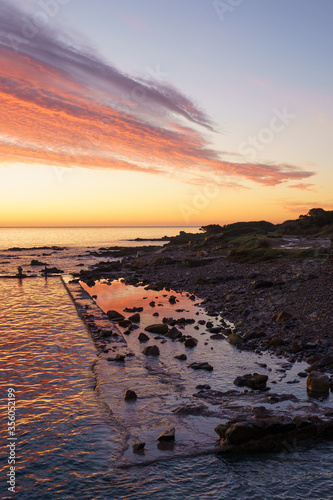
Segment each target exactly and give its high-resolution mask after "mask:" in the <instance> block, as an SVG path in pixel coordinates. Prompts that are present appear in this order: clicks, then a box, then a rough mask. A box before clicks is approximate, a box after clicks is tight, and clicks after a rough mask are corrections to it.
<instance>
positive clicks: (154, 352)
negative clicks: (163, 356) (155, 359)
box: [141, 345, 160, 356]
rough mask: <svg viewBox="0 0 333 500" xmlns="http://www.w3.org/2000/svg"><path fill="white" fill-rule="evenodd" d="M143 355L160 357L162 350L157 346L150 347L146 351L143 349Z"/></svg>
mask: <svg viewBox="0 0 333 500" xmlns="http://www.w3.org/2000/svg"><path fill="white" fill-rule="evenodd" d="M141 352H142V354H145V355H146V356H159V355H160V350H159V348H158V347H157V345H148V346H147V347H145V348H144V349H142V351H141Z"/></svg>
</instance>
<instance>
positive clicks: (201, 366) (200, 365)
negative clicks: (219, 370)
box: [189, 361, 214, 372]
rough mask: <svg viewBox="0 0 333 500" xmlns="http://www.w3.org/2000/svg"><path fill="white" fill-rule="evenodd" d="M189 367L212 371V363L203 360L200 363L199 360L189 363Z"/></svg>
mask: <svg viewBox="0 0 333 500" xmlns="http://www.w3.org/2000/svg"><path fill="white" fill-rule="evenodd" d="M189 368H193V370H206V371H208V372H212V371H213V370H214V368H213V367H212V365H210V364H209V363H207V362H205V361H204V362H202V363H199V362H196V363H191V364H190V365H189Z"/></svg>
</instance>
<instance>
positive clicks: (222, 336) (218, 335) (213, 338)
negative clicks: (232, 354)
mask: <svg viewBox="0 0 333 500" xmlns="http://www.w3.org/2000/svg"><path fill="white" fill-rule="evenodd" d="M210 338H211V339H212V340H223V339H225V336H224V335H222V333H215V334H214V335H211V336H210Z"/></svg>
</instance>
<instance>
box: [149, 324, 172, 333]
mask: <svg viewBox="0 0 333 500" xmlns="http://www.w3.org/2000/svg"><path fill="white" fill-rule="evenodd" d="M168 330H169V328H168V325H167V324H166V323H156V324H154V325H149V326H146V328H145V331H146V332H150V333H157V334H158V335H165V334H166V333H168Z"/></svg>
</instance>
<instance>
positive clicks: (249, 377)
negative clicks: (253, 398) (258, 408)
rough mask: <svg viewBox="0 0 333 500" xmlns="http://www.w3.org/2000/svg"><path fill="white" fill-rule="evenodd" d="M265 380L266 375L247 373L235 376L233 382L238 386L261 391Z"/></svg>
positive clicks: (264, 386) (266, 378) (264, 385)
mask: <svg viewBox="0 0 333 500" xmlns="http://www.w3.org/2000/svg"><path fill="white" fill-rule="evenodd" d="M267 380H268V376H267V375H261V374H259V373H253V374H251V373H247V374H246V375H243V376H240V377H236V378H235V380H234V384H235V385H237V386H240V387H243V386H245V387H250V389H253V390H256V391H262V390H264V389H265V388H266V382H267Z"/></svg>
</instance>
